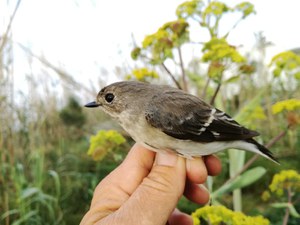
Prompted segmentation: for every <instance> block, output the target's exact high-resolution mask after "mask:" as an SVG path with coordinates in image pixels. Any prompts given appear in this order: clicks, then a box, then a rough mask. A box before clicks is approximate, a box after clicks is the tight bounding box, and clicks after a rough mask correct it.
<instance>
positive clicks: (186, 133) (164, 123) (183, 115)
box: [86, 81, 278, 162]
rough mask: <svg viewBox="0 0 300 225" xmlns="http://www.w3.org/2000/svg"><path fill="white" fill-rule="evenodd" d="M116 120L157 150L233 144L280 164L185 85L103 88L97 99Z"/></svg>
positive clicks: (200, 150)
mask: <svg viewBox="0 0 300 225" xmlns="http://www.w3.org/2000/svg"><path fill="white" fill-rule="evenodd" d="M86 106H87V107H96V106H100V107H101V108H102V109H103V110H104V111H105V112H106V113H108V114H110V115H111V116H112V117H114V118H116V119H117V120H118V121H119V122H120V124H121V125H122V127H123V128H124V129H125V130H126V131H127V132H128V133H129V134H130V135H131V136H132V138H133V139H134V140H135V141H136V142H140V143H141V144H143V145H146V146H147V147H149V148H151V149H152V150H154V151H159V150H165V151H170V150H171V151H175V152H177V153H178V154H180V155H183V156H185V157H188V158H190V157H194V156H201V155H207V154H212V153H215V152H218V151H221V150H223V149H227V148H238V149H243V150H247V151H252V152H255V153H258V154H261V155H263V156H264V157H266V158H268V159H271V160H272V161H274V162H278V161H277V160H276V159H275V158H274V157H273V155H272V153H271V152H270V151H269V150H268V149H267V148H265V147H264V146H262V145H260V144H259V143H257V142H256V141H255V140H254V139H253V137H255V136H258V135H259V133H257V132H256V131H252V130H249V129H247V128H245V127H243V126H241V125H240V124H239V123H237V122H236V121H235V120H234V119H232V118H231V117H230V116H229V115H227V114H226V113H224V112H222V111H221V110H219V109H216V108H214V107H212V106H211V105H209V104H207V103H205V102H204V101H202V100H201V99H200V98H198V97H196V96H193V95H190V94H188V93H185V92H183V91H181V90H179V89H176V88H172V87H169V86H163V85H153V84H148V83H142V82H135V81H123V82H117V83H113V84H111V85H108V86H107V87H105V88H103V89H102V90H101V91H100V92H99V93H98V95H97V100H96V102H92V103H89V104H87V105H86Z"/></svg>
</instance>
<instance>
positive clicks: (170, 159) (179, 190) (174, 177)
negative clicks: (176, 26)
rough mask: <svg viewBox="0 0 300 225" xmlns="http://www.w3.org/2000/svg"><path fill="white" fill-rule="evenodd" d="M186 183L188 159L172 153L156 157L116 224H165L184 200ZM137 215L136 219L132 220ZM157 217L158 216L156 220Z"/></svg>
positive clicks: (120, 213)
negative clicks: (128, 222)
mask: <svg viewBox="0 0 300 225" xmlns="http://www.w3.org/2000/svg"><path fill="white" fill-rule="evenodd" d="M185 182H186V165H185V159H183V158H182V157H178V156H177V155H175V154H170V153H157V159H156V163H155V164H154V165H153V168H152V170H151V172H150V173H149V174H148V176H147V177H145V178H144V179H143V182H142V183H141V184H140V186H139V187H138V188H137V189H136V190H135V192H134V193H133V194H132V195H131V197H130V198H129V199H128V200H127V201H126V202H125V203H124V204H123V205H122V207H121V208H120V209H119V210H118V211H117V212H116V214H115V215H116V216H115V221H117V222H120V223H117V222H116V224H122V221H124V220H125V221H127V219H132V220H134V221H133V222H132V223H131V224H142V223H143V222H144V221H151V223H149V224H165V223H166V222H167V220H168V218H169V216H170V215H171V214H172V212H173V210H174V208H176V205H177V203H178V200H179V198H180V197H181V196H182V194H183V191H184V187H185ZM132 212H134V218H132V217H133V216H132ZM154 215H155V216H154Z"/></svg>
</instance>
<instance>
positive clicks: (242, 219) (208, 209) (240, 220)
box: [192, 206, 270, 225]
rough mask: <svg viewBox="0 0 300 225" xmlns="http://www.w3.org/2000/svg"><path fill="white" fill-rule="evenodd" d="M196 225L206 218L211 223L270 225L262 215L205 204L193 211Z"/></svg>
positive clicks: (216, 224) (213, 224)
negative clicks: (247, 214)
mask: <svg viewBox="0 0 300 225" xmlns="http://www.w3.org/2000/svg"><path fill="white" fill-rule="evenodd" d="M192 217H193V221H194V224H195V225H201V221H200V219H203V220H206V221H207V222H209V224H211V225H221V224H224V225H226V224H227V225H229V224H231V225H253V224H260V225H269V224H270V222H269V220H267V219H265V218H263V217H262V216H255V217H251V216H246V215H245V214H243V213H241V212H234V211H232V210H230V209H227V208H226V207H224V206H205V207H202V208H199V209H197V210H196V211H195V212H194V213H192Z"/></svg>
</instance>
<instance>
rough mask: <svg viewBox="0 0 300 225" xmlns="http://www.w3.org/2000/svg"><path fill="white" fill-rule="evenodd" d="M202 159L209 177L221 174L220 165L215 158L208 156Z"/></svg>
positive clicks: (218, 160)
mask: <svg viewBox="0 0 300 225" xmlns="http://www.w3.org/2000/svg"><path fill="white" fill-rule="evenodd" d="M203 158H204V163H205V165H206V168H207V172H208V174H209V175H210V176H216V175H218V174H219V173H220V172H221V170H222V163H221V161H220V159H219V158H218V157H217V156H214V155H208V156H204V157H203Z"/></svg>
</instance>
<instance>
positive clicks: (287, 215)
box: [282, 187, 292, 225]
mask: <svg viewBox="0 0 300 225" xmlns="http://www.w3.org/2000/svg"><path fill="white" fill-rule="evenodd" d="M287 194H288V203H289V204H292V191H291V187H288V189H287ZM289 216H290V210H289V208H288V207H287V208H286V209H285V214H284V217H283V222H282V225H287V224H288V222H289Z"/></svg>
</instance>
